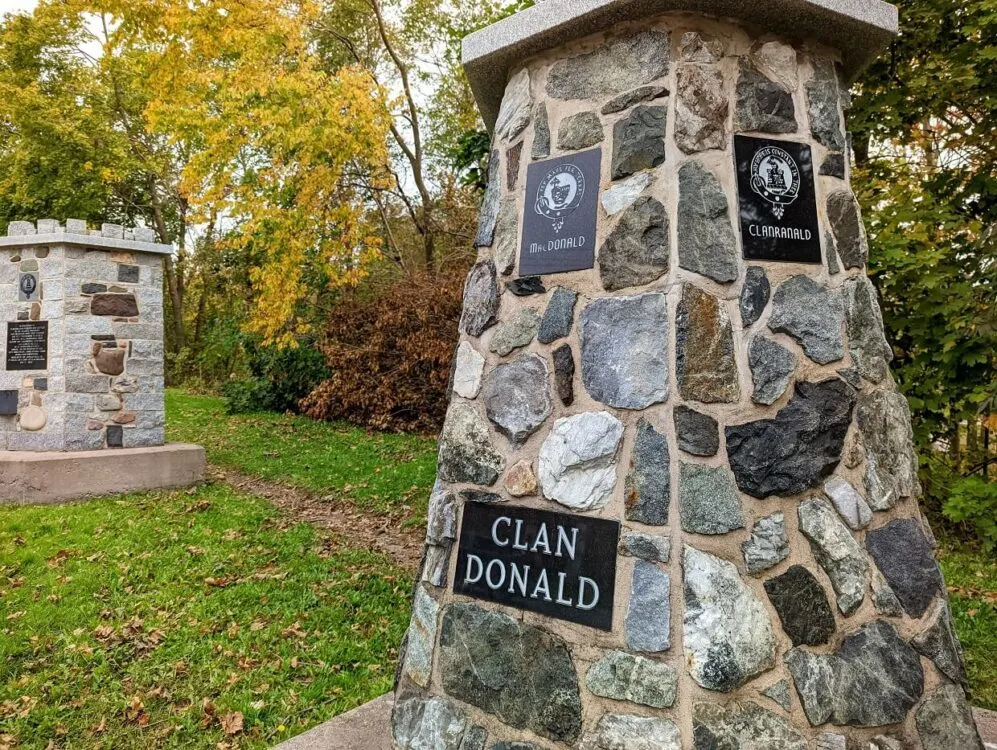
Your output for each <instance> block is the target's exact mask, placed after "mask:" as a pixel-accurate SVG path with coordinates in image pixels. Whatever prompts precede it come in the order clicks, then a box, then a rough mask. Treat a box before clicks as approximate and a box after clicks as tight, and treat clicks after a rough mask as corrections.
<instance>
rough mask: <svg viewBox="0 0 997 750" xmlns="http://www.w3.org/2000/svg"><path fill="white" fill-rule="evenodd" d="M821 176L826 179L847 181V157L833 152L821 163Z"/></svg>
mask: <svg viewBox="0 0 997 750" xmlns="http://www.w3.org/2000/svg"><path fill="white" fill-rule="evenodd" d="M819 174H821V175H823V176H825V177H837V178H838V179H839V180H843V179H845V155H844V154H843V153H840V152H833V151H832V152H831V153H829V154H828V155H827V156H825V157H824V161H823V162H821V165H820V172H819Z"/></svg>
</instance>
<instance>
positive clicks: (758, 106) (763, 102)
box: [734, 57, 796, 133]
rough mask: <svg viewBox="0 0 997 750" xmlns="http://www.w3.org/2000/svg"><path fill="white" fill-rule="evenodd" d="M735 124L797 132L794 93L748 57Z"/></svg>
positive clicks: (767, 130)
mask: <svg viewBox="0 0 997 750" xmlns="http://www.w3.org/2000/svg"><path fill="white" fill-rule="evenodd" d="M736 97H737V106H736V115H735V118H734V119H735V127H736V129H737V130H738V131H752V130H757V131H759V132H762V133H795V132H796V107H795V106H794V105H793V94H792V93H791V92H789V91H787V90H786V89H785V88H783V87H782V86H781V85H779V84H778V83H776V82H775V81H770V80H769V79H768V78H766V77H765V75H763V74H762V73H761V72H760V71H759V70H758V68H756V67H755V65H754V63H752V62H751V60H750V59H748V58H746V57H742V58H741V61H740V71H739V75H738V79H737V93H736Z"/></svg>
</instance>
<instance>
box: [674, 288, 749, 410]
mask: <svg viewBox="0 0 997 750" xmlns="http://www.w3.org/2000/svg"><path fill="white" fill-rule="evenodd" d="M676 337H677V341H676V345H675V346H676V355H675V356H676V361H675V369H676V372H677V374H678V380H679V391H680V392H681V393H682V397H683V398H685V399H687V400H690V401H701V402H703V403H706V404H715V403H728V404H729V403H735V402H736V401H738V399H740V397H741V387H740V379H739V377H738V372H737V358H736V357H735V355H734V333H733V328H732V326H731V322H730V317H729V316H728V315H727V309H726V308H725V307H724V305H723V304H722V303H721V302H720V300H718V299H717V298H716V297H714V296H713V295H712V294H707V293H706V292H704V291H702V290H701V289H699V288H698V287H696V286H693V285H692V284H684V285H683V286H682V299H681V300H680V301H679V306H678V313H677V321H676Z"/></svg>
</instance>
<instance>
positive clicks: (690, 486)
mask: <svg viewBox="0 0 997 750" xmlns="http://www.w3.org/2000/svg"><path fill="white" fill-rule="evenodd" d="M679 511H680V515H681V517H682V530H683V531H687V532H689V533H692V534H711V535H715V534H726V533H727V532H730V531H734V530H735V529H743V528H744V515H743V514H742V513H741V501H740V499H739V496H738V494H737V488H736V487H735V486H734V478H733V477H732V476H731V473H730V472H729V471H728V470H727V469H724V468H716V467H712V466H698V465H696V464H682V466H681V470H680V472H679Z"/></svg>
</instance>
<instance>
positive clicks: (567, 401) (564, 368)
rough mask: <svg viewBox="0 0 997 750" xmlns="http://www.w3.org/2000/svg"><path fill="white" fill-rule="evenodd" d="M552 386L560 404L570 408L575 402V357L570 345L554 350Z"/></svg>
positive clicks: (563, 345)
mask: <svg viewBox="0 0 997 750" xmlns="http://www.w3.org/2000/svg"><path fill="white" fill-rule="evenodd" d="M554 385H555V386H556V388H557V397H558V398H559V399H561V403H562V404H564V405H565V406H571V404H573V403H574V401H575V355H574V354H572V352H571V345H570V344H561V345H560V346H559V347H557V349H555V350H554Z"/></svg>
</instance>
